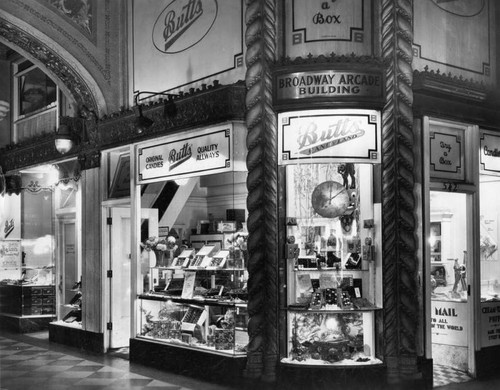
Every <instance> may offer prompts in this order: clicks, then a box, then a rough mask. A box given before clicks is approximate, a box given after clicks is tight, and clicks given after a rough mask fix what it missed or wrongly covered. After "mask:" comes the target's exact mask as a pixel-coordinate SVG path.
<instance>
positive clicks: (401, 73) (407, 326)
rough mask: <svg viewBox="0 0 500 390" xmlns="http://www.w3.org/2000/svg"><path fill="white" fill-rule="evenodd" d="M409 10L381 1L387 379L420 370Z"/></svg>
mask: <svg viewBox="0 0 500 390" xmlns="http://www.w3.org/2000/svg"><path fill="white" fill-rule="evenodd" d="M412 10H413V1H412V0H383V1H382V55H383V58H384V60H387V61H389V66H388V67H387V69H386V96H387V100H386V105H385V107H384V110H383V114H382V149H383V159H382V194H383V196H382V224H383V228H382V252H383V253H382V260H383V281H384V283H383V284H384V289H383V306H384V326H383V340H384V348H385V351H384V352H385V353H384V355H385V359H386V362H387V373H388V380H389V382H399V381H401V380H404V379H408V378H410V379H411V380H414V379H415V376H416V375H417V371H418V368H417V355H416V354H417V352H416V346H417V340H418V334H417V328H418V318H419V300H418V294H417V293H416V292H417V291H418V283H417V277H418V261H417V248H418V245H417V243H418V240H417V237H416V229H417V221H416V218H415V210H416V209H417V207H416V203H417V202H416V199H415V195H414V189H415V188H414V187H415V177H414V171H415V165H416V164H415V161H414V152H413V147H414V144H415V140H414V138H413V137H414V135H413V113H412V105H413V93H412V88H411V86H412V75H413V71H412V63H411V61H412V51H411V47H412V40H413V30H412V22H413V20H412V18H413V15H412Z"/></svg>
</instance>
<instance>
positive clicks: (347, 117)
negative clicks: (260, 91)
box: [278, 110, 381, 164]
mask: <svg viewBox="0 0 500 390" xmlns="http://www.w3.org/2000/svg"><path fill="white" fill-rule="evenodd" d="M278 121H279V122H278V123H279V138H278V147H279V163H280V164H297V163H300V162H301V160H304V161H314V162H319V163H321V162H326V163H328V162H335V161H338V162H371V163H380V161H381V153H380V148H381V141H380V136H381V129H380V113H379V112H378V111H375V110H309V111H293V112H286V113H282V114H279V115H278Z"/></svg>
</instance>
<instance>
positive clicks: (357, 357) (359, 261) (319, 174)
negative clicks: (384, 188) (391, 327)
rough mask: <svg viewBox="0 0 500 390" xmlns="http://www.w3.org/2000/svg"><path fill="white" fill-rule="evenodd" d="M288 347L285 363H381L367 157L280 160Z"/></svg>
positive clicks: (374, 217)
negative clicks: (336, 160) (355, 159)
mask: <svg viewBox="0 0 500 390" xmlns="http://www.w3.org/2000/svg"><path fill="white" fill-rule="evenodd" d="M284 177H285V180H286V183H285V194H286V207H285V211H286V215H285V218H284V219H283V221H284V222H285V226H284V231H285V234H284V240H285V241H286V242H285V243H284V247H285V248H284V254H285V263H284V265H285V268H286V283H285V285H286V294H285V295H286V297H285V301H286V302H285V310H286V319H287V320H286V324H284V325H283V328H286V329H284V334H286V335H287V336H286V343H285V345H286V353H284V354H282V359H281V361H282V363H285V364H290V365H314V366H316V365H318V366H324V365H333V366H334V365H342V366H345V365H370V364H380V363H381V361H380V360H379V359H378V358H377V356H378V355H377V351H376V348H375V347H376V342H375V323H376V316H377V313H378V312H379V310H380V309H381V302H382V299H381V291H380V290H381V289H380V283H379V282H380V274H381V269H380V268H381V267H380V264H381V261H380V248H381V246H380V242H379V240H380V230H379V229H380V223H379V221H380V205H377V204H375V203H374V200H373V168H372V165H371V164H353V163H316V164H296V165H288V166H286V167H284Z"/></svg>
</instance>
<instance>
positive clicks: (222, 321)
mask: <svg viewBox="0 0 500 390" xmlns="http://www.w3.org/2000/svg"><path fill="white" fill-rule="evenodd" d="M185 137H186V138H185V139H184V138H183V139H180V140H178V139H175V140H173V141H172V142H165V143H158V142H156V143H154V144H151V146H144V147H142V148H140V149H139V151H140V154H139V170H140V172H142V176H141V177H142V179H143V181H142V182H140V186H139V187H140V190H139V191H137V192H138V193H139V194H140V196H141V199H140V203H141V226H140V240H141V241H140V243H139V250H140V258H139V262H140V265H139V266H138V270H140V276H139V280H138V286H139V291H138V307H139V313H138V314H137V319H138V324H137V338H138V339H140V340H141V341H145V340H146V341H151V340H154V341H155V342H159V343H163V344H164V345H165V346H167V347H168V346H169V347H172V346H174V347H181V348H188V349H197V350H200V351H203V352H208V353H215V354H218V355H222V356H225V357H229V358H234V357H236V358H238V357H241V356H245V355H246V348H247V344H248V333H247V315H246V310H247V309H246V305H247V298H248V293H247V281H248V271H247V258H248V253H247V245H246V240H247V237H248V232H247V230H246V217H247V210H246V197H247V189H246V176H247V173H246V171H244V170H238V169H240V167H244V165H242V164H239V163H238V162H235V160H234V157H233V156H232V154H231V153H232V152H234V153H235V154H237V151H238V150H239V149H241V148H242V147H243V145H244V144H243V143H241V144H240V143H236V141H237V137H238V136H236V135H235V134H234V133H233V132H232V131H231V126H229V128H228V129H226V128H225V127H224V128H222V129H221V130H219V129H218V128H216V129H208V130H204V131H202V132H201V133H199V134H198V133H196V132H193V133H192V134H191V135H185ZM167 156H168V157H167ZM176 159H180V162H179V161H177V160H176ZM142 163H143V165H141V164H142ZM167 166H168V167H169V168H168V169H167V168H166V167H167ZM142 167H144V168H142ZM154 170H157V172H158V176H159V177H158V178H156V177H153V178H151V179H147V178H146V177H147V175H149V176H153V175H156V174H155V173H154V172H155V171H154ZM170 175H172V176H173V177H172V178H170ZM164 176H166V177H164ZM151 219H155V221H153V222H152V221H151ZM138 236H139V234H138Z"/></svg>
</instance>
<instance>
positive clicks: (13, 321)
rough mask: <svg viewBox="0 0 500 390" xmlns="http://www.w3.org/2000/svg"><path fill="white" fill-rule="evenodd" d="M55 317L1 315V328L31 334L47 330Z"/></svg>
mask: <svg viewBox="0 0 500 390" xmlns="http://www.w3.org/2000/svg"><path fill="white" fill-rule="evenodd" d="M53 320H54V318H53V317H21V316H15V315H8V314H0V327H1V328H3V329H9V330H12V331H14V332H19V333H30V332H38V331H41V330H46V329H48V327H49V323H50V322H51V321H53Z"/></svg>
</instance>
